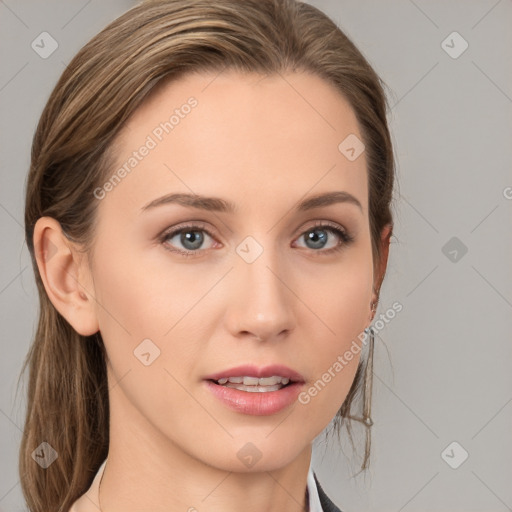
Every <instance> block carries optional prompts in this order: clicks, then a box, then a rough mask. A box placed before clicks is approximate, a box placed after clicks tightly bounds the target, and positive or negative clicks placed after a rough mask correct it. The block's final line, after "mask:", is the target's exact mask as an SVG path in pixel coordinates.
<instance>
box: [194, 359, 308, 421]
mask: <svg viewBox="0 0 512 512" xmlns="http://www.w3.org/2000/svg"><path fill="white" fill-rule="evenodd" d="M204 381H205V384H206V388H207V389H208V390H209V391H210V392H211V393H212V394H213V395H214V396H215V397H216V398H217V399H219V400H220V402H221V403H223V404H224V405H225V406H227V407H229V408H230V409H232V410H235V411H237V412H239V413H243V414H250V415H259V416H261V415H269V414H275V413H278V412H280V411H282V410H284V409H286V408H287V407H289V406H291V405H292V404H293V403H294V402H295V401H296V400H297V396H298V394H299V393H300V390H301V389H302V388H303V386H304V384H305V380H304V378H303V377H302V375H300V374H299V373H298V372H296V371H294V370H292V369H290V368H288V367H286V366H283V365H270V366H266V367H264V368H258V367H256V366H254V365H243V366H238V367H236V368H231V369H229V370H224V371H222V372H218V373H216V374H212V375H208V376H207V377H205V378H204Z"/></svg>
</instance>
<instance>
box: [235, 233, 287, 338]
mask: <svg viewBox="0 0 512 512" xmlns="http://www.w3.org/2000/svg"><path fill="white" fill-rule="evenodd" d="M251 238H252V237H247V239H246V240H244V241H243V242H242V243H241V244H239V246H238V247H237V251H236V252H237V255H236V258H237V261H236V263H235V269H234V275H233V278H234V279H235V280H236V291H235V293H234V294H233V295H232V296H231V299H230V301H231V303H230V304H229V305H228V309H229V311H230V312H229V315H228V317H229V321H230V328H231V329H232V330H234V331H235V332H233V334H235V335H236V334H239V333H242V332H243V333H251V334H254V335H255V336H257V337H259V338H260V339H267V338H271V337H273V336H277V335H279V334H280V333H281V332H283V331H284V330H291V329H293V327H294V320H295V317H294V305H293V297H294V295H293V293H292V292H291V291H290V290H289V289H288V288H287V286H286V284H288V283H287V276H289V275H290V272H288V271H286V270H284V269H285V266H286V262H285V261H283V260H282V258H280V256H279V251H278V250H276V248H275V247H273V246H272V245H271V242H270V239H271V238H272V237H271V236H270V235H269V236H267V237H266V238H265V240H266V242H264V243H260V242H258V241H256V240H255V239H251ZM260 239H261V237H260ZM258 246H259V247H258ZM251 252H252V254H251ZM258 253H259V254H258ZM249 255H250V256H249ZM252 258H255V259H252ZM285 283H286V284H285Z"/></svg>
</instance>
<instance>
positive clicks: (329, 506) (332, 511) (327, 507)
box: [313, 472, 342, 512]
mask: <svg viewBox="0 0 512 512" xmlns="http://www.w3.org/2000/svg"><path fill="white" fill-rule="evenodd" d="M313 475H314V477H315V482H316V486H317V489H318V496H319V498H320V504H321V505H322V509H323V511H324V512H342V511H341V510H340V509H339V508H338V507H337V506H336V505H335V504H334V503H333V502H332V501H331V500H330V499H329V497H328V496H327V494H325V491H324V490H323V489H322V486H321V485H320V482H319V481H318V479H317V477H316V475H315V473H314V472H313Z"/></svg>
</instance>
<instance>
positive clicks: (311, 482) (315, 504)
mask: <svg viewBox="0 0 512 512" xmlns="http://www.w3.org/2000/svg"><path fill="white" fill-rule="evenodd" d="M308 494H309V512H323V509H322V504H321V503H320V496H319V494H318V488H317V486H316V481H315V476H314V474H313V467H312V465H311V464H310V465H309V471H308Z"/></svg>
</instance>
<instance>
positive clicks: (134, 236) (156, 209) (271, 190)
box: [83, 71, 373, 471]
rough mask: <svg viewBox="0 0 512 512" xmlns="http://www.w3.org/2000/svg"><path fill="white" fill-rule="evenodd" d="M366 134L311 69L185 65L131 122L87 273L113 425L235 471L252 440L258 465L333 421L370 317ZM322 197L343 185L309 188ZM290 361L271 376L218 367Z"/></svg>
mask: <svg viewBox="0 0 512 512" xmlns="http://www.w3.org/2000/svg"><path fill="white" fill-rule="evenodd" d="M351 134H352V135H351ZM348 136H351V138H350V139H348V141H347V142H345V143H344V144H342V146H341V149H339V147H338V146H339V145H340V143H342V142H343V141H344V140H345V139H346V138H347V137H348ZM355 137H357V138H355ZM358 139H359V140H361V139H362V137H361V134H360V131H359V129H358V124H357V122H356V118H355V115H354V113H353V111H352V109H351V108H350V107H349V105H348V103H347V102H346V101H345V100H344V99H343V98H342V97H341V96H340V95H339V94H338V93H337V92H336V91H335V90H334V89H333V88H332V87H331V86H330V85H329V84H327V83H326V82H324V81H323V80H321V79H320V78H317V77H315V76H312V75H309V74H286V75H283V76H282V77H281V76H279V75H275V76H271V77H266V78H265V77H263V76H261V75H253V74H243V75H242V74H238V73H236V72H232V71H229V72H224V73H221V74H220V75H217V74H207V73H203V74H189V75H187V76H186V77H184V78H181V79H180V80H179V81H178V82H174V83H171V84H166V85H164V86H163V87H160V88H159V89H158V90H157V91H155V93H154V94H152V96H151V97H150V98H149V99H148V101H147V102H145V103H144V105H143V106H142V107H140V108H139V109H138V110H137V111H136V112H135V114H134V115H133V116H132V117H131V118H130V119H129V122H128V124H127V125H126V127H125V129H124V130H123V131H122V132H121V134H120V137H119V139H118V141H117V142H118V146H117V149H118V153H117V165H116V166H115V167H114V168H113V169H112V175H111V176H113V178H112V180H111V183H110V185H109V184H107V185H105V186H104V187H102V188H101V190H98V189H97V190H96V192H95V195H96V198H95V199H94V200H96V201H98V208H99V210H98V215H99V217H98V225H97V232H96V238H95V246H94V255H93V259H92V260H91V261H90V265H91V267H90V271H91V273H90V274H89V275H88V276H89V277H87V279H84V282H83V284H84V288H85V289H86V290H87V291H88V292H90V294H91V295H93V297H91V296H89V299H90V301H91V307H92V308H93V311H94V315H95V318H96V320H97V327H98V328H99V330H100V332H101V335H102V338H103V340H104V343H105V346H106V350H107V353H108V358H109V360H110V365H109V385H110V401H111V414H112V417H111V421H112V427H111V428H112V432H113V439H125V440H126V441H127V442H128V439H129V438H130V437H132V438H136V439H137V440H138V441H137V442H138V443H140V444H141V447H140V449H141V450H144V451H147V450H149V449H150V448H148V447H149V446H153V448H154V449H155V450H163V451H164V452H165V451H167V450H168V452H169V453H173V454H174V455H175V452H176V450H178V451H179V452H180V453H182V454H183V455H185V456H191V457H193V458H194V459H196V460H199V461H202V462H204V463H206V464H208V465H211V466H214V467H218V468H222V469H224V470H229V471H250V469H251V467H252V465H251V464H248V463H247V462H246V461H247V460H248V459H246V458H244V457H245V456H246V455H249V456H252V457H253V460H257V459H258V458H259V460H257V463H256V464H254V467H255V469H256V470H258V471H260V470H271V469H275V468H278V467H282V466H283V465H285V464H287V463H289V462H290V461H292V460H293V459H294V458H296V457H297V456H298V455H299V454H300V453H301V452H302V451H303V450H304V449H305V447H308V446H309V443H310V442H311V441H312V440H313V439H314V437H315V436H317V435H318V434H319V433H320V432H321V431H322V430H323V429H324V427H326V425H327V424H328V423H329V422H330V420H331V419H332V418H333V416H334V415H335V414H336V411H337V410H338V409H339V407H340V406H341V405H342V403H343V401H344V399H345V397H346V395H347V392H348V390H349V388H350V386H351V384H352V381H353V378H354V375H355V371H356V369H357V364H358V361H359V354H360V353H359V352H358V351H356V350H353V349H352V356H353V357H352V358H351V360H348V358H347V357H344V354H345V353H346V352H347V351H350V348H351V346H352V347H354V345H353V342H354V341H356V342H357V344H358V345H359V346H360V345H361V342H360V341H359V339H358V335H360V334H361V332H362V331H363V330H364V328H365V327H367V326H368V325H369V322H370V312H371V311H370V302H371V300H372V286H373V262H372V253H371V240H370V231H369V220H368V199H367V198H368V188H367V170H366V159H365V153H364V151H363V152H362V153H361V154H359V156H358V153H359V152H360V151H361V150H362V148H361V147H360V146H358V144H360V143H359V142H358ZM351 148H353V150H352V149H351ZM123 166H124V172H123V171H119V169H121V168H122V167H123ZM175 194H183V195H184V196H187V197H186V198H185V197H184V196H182V200H181V201H180V200H177V199H176V196H175V200H174V201H172V200H171V199H172V197H173V195H175ZM324 194H326V196H325V197H327V198H329V197H330V198H331V199H332V198H337V199H336V200H323V201H322V200H317V201H316V202H315V201H312V198H314V197H317V196H322V195H324ZM190 195H197V196H196V198H195V204H196V206H195V207H194V206H192V205H191V204H188V205H187V204H186V203H190V202H191V199H190ZM166 197H168V198H170V199H169V201H166V200H165V198H166ZM203 198H209V199H203ZM212 198H215V199H212ZM228 205H229V206H228ZM301 205H302V206H301ZM230 206H232V208H233V211H231V209H230ZM180 229H181V230H182V231H181V234H180V232H179V231H178V230H180ZM336 230H339V232H337V231H336ZM341 360H343V361H344V363H341ZM336 362H338V364H336ZM247 365H248V366H250V367H249V368H245V369H241V370H232V369H233V368H235V367H239V366H247ZM271 365H282V366H284V367H286V368H282V367H281V368H274V369H272V368H270V369H268V372H267V373H265V370H266V369H267V367H269V366H271ZM340 366H341V369H340ZM288 371H292V372H294V374H293V376H292V378H291V384H292V385H291V386H290V384H289V385H288V386H287V387H286V388H284V389H282V390H275V391H261V392H260V391H244V390H237V389H234V388H233V387H231V386H229V385H228V386H225V385H224V386H223V385H221V384H217V383H214V382H213V380H210V379H214V380H218V379H219V378H220V376H219V374H224V375H226V373H224V372H227V376H231V377H240V376H244V375H245V376H247V377H251V376H252V377H257V376H258V375H260V376H261V375H267V376H272V375H277V376H284V377H285V376H286V374H287V372H288ZM258 372H263V373H258ZM326 373H327V374H329V375H327V377H326V376H325V374H326ZM269 374H270V375H269ZM329 377H330V378H329ZM235 380H236V379H235ZM297 380H298V381H302V382H297V383H295V384H293V382H294V381H297ZM246 382H247V385H252V383H253V382H255V381H254V380H249V381H246ZM262 382H263V383H265V382H267V383H268V382H271V381H262ZM285 382H286V380H285ZM315 383H316V388H315ZM281 384H282V383H281ZM232 385H236V383H234V384H232ZM278 387H279V386H278ZM312 388H315V389H316V393H315V390H314V389H313V391H310V390H311V389H312ZM253 389H254V388H253ZM264 389H265V388H264ZM266 389H275V388H266ZM221 396H224V399H223V398H221ZM249 443H250V444H249ZM132 448H133V447H132Z"/></svg>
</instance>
